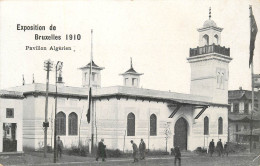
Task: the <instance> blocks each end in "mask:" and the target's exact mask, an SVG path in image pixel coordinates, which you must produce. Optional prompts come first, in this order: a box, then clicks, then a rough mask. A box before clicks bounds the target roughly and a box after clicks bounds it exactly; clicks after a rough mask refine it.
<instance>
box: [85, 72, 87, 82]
mask: <svg viewBox="0 0 260 166" xmlns="http://www.w3.org/2000/svg"><path fill="white" fill-rule="evenodd" d="M85 81H88V72H86V73H85Z"/></svg>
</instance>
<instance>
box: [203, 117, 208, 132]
mask: <svg viewBox="0 0 260 166" xmlns="http://www.w3.org/2000/svg"><path fill="white" fill-rule="evenodd" d="M204 135H209V118H208V117H207V116H206V117H205V118H204Z"/></svg>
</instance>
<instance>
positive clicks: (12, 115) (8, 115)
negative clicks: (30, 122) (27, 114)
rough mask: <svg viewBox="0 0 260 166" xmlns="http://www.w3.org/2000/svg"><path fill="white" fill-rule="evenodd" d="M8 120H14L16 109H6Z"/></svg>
mask: <svg viewBox="0 0 260 166" xmlns="http://www.w3.org/2000/svg"><path fill="white" fill-rule="evenodd" d="M6 118H14V109H13V108H6Z"/></svg>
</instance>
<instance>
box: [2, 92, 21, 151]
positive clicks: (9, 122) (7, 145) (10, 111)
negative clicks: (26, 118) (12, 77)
mask: <svg viewBox="0 0 260 166" xmlns="http://www.w3.org/2000/svg"><path fill="white" fill-rule="evenodd" d="M22 116H23V95H22V93H19V92H14V91H4V90H1V91H0V125H1V130H0V138H1V139H0V153H1V152H22V151H23V135H22V134H23V118H22Z"/></svg>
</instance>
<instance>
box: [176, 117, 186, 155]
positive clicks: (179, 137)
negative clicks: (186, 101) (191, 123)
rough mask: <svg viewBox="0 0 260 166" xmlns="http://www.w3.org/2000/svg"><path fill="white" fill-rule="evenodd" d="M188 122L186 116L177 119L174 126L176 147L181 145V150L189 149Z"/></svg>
mask: <svg viewBox="0 0 260 166" xmlns="http://www.w3.org/2000/svg"><path fill="white" fill-rule="evenodd" d="M187 133H188V123H187V121H186V120H185V119H184V118H180V119H178V120H177V121H176V123H175V126H174V139H173V140H174V147H175V146H179V147H180V149H181V150H187V138H188V137H187Z"/></svg>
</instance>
